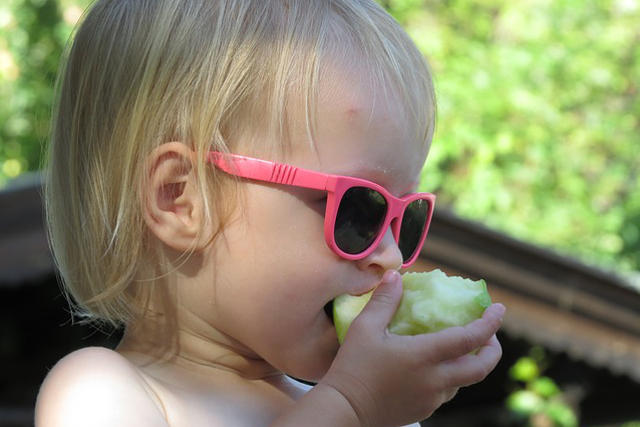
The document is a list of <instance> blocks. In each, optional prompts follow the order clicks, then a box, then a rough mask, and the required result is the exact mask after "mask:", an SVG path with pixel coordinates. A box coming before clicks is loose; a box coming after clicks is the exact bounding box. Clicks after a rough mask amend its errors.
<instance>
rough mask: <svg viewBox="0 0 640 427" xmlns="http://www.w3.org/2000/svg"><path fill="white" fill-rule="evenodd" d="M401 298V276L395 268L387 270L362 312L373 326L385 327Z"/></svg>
mask: <svg viewBox="0 0 640 427" xmlns="http://www.w3.org/2000/svg"><path fill="white" fill-rule="evenodd" d="M401 299H402V276H401V275H400V273H398V272H397V271H396V270H388V271H387V272H386V273H385V274H384V276H383V277H382V282H381V283H380V285H378V287H377V288H376V289H375V291H374V292H373V295H371V299H370V300H369V302H368V303H367V305H366V306H365V308H364V310H363V311H362V314H364V316H365V317H368V318H369V320H368V322H370V323H372V324H373V326H374V327H376V328H379V329H385V328H386V327H387V326H388V325H389V322H391V319H392V318H393V315H394V314H395V312H396V310H397V308H398V305H399V304H400V300H401Z"/></svg>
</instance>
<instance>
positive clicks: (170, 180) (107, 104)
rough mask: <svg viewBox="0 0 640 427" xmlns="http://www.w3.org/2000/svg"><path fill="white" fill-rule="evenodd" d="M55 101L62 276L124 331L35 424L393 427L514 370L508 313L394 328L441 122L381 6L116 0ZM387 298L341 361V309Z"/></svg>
mask: <svg viewBox="0 0 640 427" xmlns="http://www.w3.org/2000/svg"><path fill="white" fill-rule="evenodd" d="M58 93H59V98H58V100H57V107H56V110H55V121H54V125H53V129H52V141H51V151H50V165H49V169H48V177H47V189H46V200H47V213H48V215H47V216H48V221H49V225H50V238H51V244H52V248H53V251H54V254H55V259H56V262H57V264H58V266H59V269H60V273H61V275H62V278H63V279H64V284H65V289H66V291H67V292H68V294H70V296H71V297H73V300H74V301H75V303H76V304H77V306H76V311H77V312H78V313H80V314H81V315H82V316H84V317H85V318H86V319H85V320H86V321H97V322H102V323H107V324H112V325H116V326H118V325H123V326H125V333H124V336H123V339H122V341H121V342H120V344H119V345H118V347H117V348H116V349H115V351H112V350H109V349H106V348H96V347H93V348H85V349H81V350H79V351H76V352H74V353H72V354H70V355H68V356H66V357H64V358H63V359H62V360H61V361H59V362H58V363H57V364H56V365H55V366H54V367H53V369H52V370H51V371H50V372H49V374H48V376H47V378H46V379H45V381H44V383H43V385H42V387H41V390H40V393H39V396H38V400H37V404H36V425H37V426H39V427H48V426H63V425H64V426H80V425H81V426H87V425H91V426H136V427H144V426H190V427H193V426H218V425H220V426H263V425H265V426H266V425H276V426H316V425H317V426H357V425H366V426H395V425H402V424H408V423H415V422H417V421H419V420H421V419H424V418H427V417H428V416H429V415H430V414H431V413H432V412H433V411H434V410H435V409H436V408H438V407H439V406H440V405H441V404H442V403H444V402H446V401H447V400H449V399H451V398H452V397H453V396H454V395H455V393H456V391H457V390H458V388H459V387H462V386H466V385H469V384H472V383H475V382H478V381H480V380H482V379H483V378H484V377H485V376H486V375H487V374H488V373H489V372H490V371H491V370H492V369H493V368H494V366H495V365H496V363H497V362H498V359H499V358H500V345H499V344H498V341H497V340H496V338H495V333H496V331H497V329H498V328H499V325H500V322H501V318H502V314H503V310H504V308H503V307H502V306H500V305H498V304H496V305H494V306H492V307H490V308H489V309H488V310H487V311H486V312H485V314H484V316H483V318H482V319H480V320H477V321H475V322H473V323H471V324H469V325H467V326H465V327H458V328H450V329H448V330H445V331H441V332H439V333H435V334H425V335H418V336H413V337H408V336H396V335H392V334H390V333H389V332H387V331H386V326H387V324H388V322H389V320H390V319H391V317H392V315H393V313H394V311H395V309H396V307H397V305H398V303H399V299H400V297H401V280H400V276H399V273H398V272H397V270H398V269H399V268H400V267H407V266H408V265H410V264H411V263H412V262H413V261H414V260H415V258H416V256H417V255H418V253H419V251H420V248H421V246H422V243H423V241H424V237H425V235H426V231H427V228H428V223H429V219H430V217H431V213H432V209H433V202H434V197H433V196H432V195H430V194H424V193H422V194H414V193H412V191H415V187H416V185H417V183H418V180H419V177H420V171H421V169H422V166H423V163H424V161H425V158H426V154H427V151H428V148H429V145H430V142H431V137H432V134H433V129H434V119H435V105H434V93H433V86H432V83H431V77H430V74H429V72H428V69H427V67H426V65H425V63H424V60H423V58H422V57H421V55H420V53H419V52H418V50H417V49H416V48H415V46H414V45H413V44H412V42H411V41H410V39H409V38H408V37H407V35H406V34H405V33H404V32H403V31H402V30H401V28H400V27H399V26H398V25H397V23H395V22H394V21H393V19H392V18H390V17H389V16H388V15H387V14H386V13H385V12H384V11H383V10H382V9H381V8H380V7H379V6H378V5H376V4H375V3H374V2H373V1H371V0H268V1H266V0H182V1H176V0H98V1H97V2H96V4H95V5H94V6H93V7H92V9H91V11H90V12H89V13H88V14H87V15H86V17H85V19H84V22H83V24H82V25H81V26H80V28H79V29H78V32H77V34H76V36H75V40H74V42H73V46H72V47H71V50H70V52H69V55H68V61H67V63H66V67H65V69H64V70H63V72H62V73H61V79H60V83H59V92H58ZM273 162H276V163H273ZM402 215H403V216H402ZM401 216H402V217H401ZM373 288H376V291H375V294H374V296H373V298H372V300H371V301H370V303H369V304H368V305H367V307H366V308H365V310H364V312H363V313H362V314H361V315H360V316H359V317H358V318H357V319H356V321H355V322H354V324H353V325H352V327H351V330H350V331H349V334H348V335H347V337H346V340H345V342H344V343H343V345H342V346H339V345H338V342H337V339H336V334H335V330H334V328H333V325H332V321H331V317H330V315H329V314H328V313H330V311H331V302H332V300H333V299H334V298H335V297H336V296H338V295H340V294H345V293H349V294H361V293H364V292H366V291H369V290H371V289H373ZM474 350H477V351H475V352H474ZM292 378H299V379H304V380H307V381H308V382H313V383H317V385H315V386H314V387H313V388H312V387H309V386H305V385H303V383H301V382H298V381H296V380H294V379H292Z"/></svg>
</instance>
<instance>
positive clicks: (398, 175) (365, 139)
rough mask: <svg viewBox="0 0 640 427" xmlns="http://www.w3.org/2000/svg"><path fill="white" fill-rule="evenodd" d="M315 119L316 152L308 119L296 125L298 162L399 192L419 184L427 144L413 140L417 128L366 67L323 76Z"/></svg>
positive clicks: (340, 69)
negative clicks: (308, 128)
mask: <svg viewBox="0 0 640 427" xmlns="http://www.w3.org/2000/svg"><path fill="white" fill-rule="evenodd" d="M301 116H302V117H301ZM315 119H316V120H315V128H314V141H313V142H314V144H315V150H314V149H313V148H311V146H310V144H309V138H308V134H307V132H306V120H305V118H304V115H301V114H297V116H296V120H293V121H292V125H293V126H292V128H293V129H295V131H294V132H292V137H293V140H294V141H293V142H294V145H293V147H294V150H293V154H294V155H293V156H292V157H297V159H296V160H295V161H296V164H299V165H300V166H302V164H304V165H305V166H306V167H308V168H313V169H316V170H322V171H324V172H328V173H334V174H340V175H349V176H357V177H359V178H364V179H368V180H371V181H374V182H377V183H379V184H381V185H383V186H385V187H387V188H388V189H389V190H390V191H392V192H393V193H397V194H400V193H404V192H407V191H409V190H410V189H411V188H412V187H414V186H415V185H416V184H417V182H416V181H417V180H418V179H419V175H420V171H421V169H422V165H423V163H424V160H425V158H426V147H425V144H424V143H423V141H416V140H415V139H414V138H413V137H412V135H415V132H413V128H412V126H415V124H413V123H410V122H409V119H408V116H407V115H406V114H405V106H404V105H403V103H402V102H401V101H400V100H399V99H398V97H397V96H396V95H395V94H394V92H393V91H392V90H391V89H390V88H387V87H381V86H379V85H377V84H376V83H375V82H374V80H373V79H372V78H371V76H370V75H369V74H368V73H366V72H364V71H363V70H362V69H359V68H355V67H354V68H346V67H334V68H331V69H329V70H327V72H325V73H324V74H323V77H322V78H321V79H320V81H319V84H318V99H317V104H316V115H315ZM301 126H304V129H302V128H301ZM292 161H293V159H292Z"/></svg>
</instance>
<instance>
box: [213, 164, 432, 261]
mask: <svg viewBox="0 0 640 427" xmlns="http://www.w3.org/2000/svg"><path fill="white" fill-rule="evenodd" d="M207 161H208V162H210V163H212V164H213V165H215V166H217V167H218V168H220V169H221V170H223V171H224V172H226V173H228V174H230V175H234V176H238V177H241V178H248V179H253V180H256V181H263V182H269V183H275V184H282V185H291V186H295V187H303V188H309V189H314V190H322V191H326V192H327V207H326V209H325V215H324V236H325V240H326V242H327V245H328V246H329V248H331V250H333V251H334V252H335V253H336V254H338V255H339V256H340V257H342V258H345V259H348V260H359V259H362V258H366V257H367V256H368V255H370V254H371V253H372V252H373V251H375V250H376V248H377V247H378V245H379V244H380V242H381V241H382V239H383V237H384V235H385V233H386V230H387V228H388V227H389V226H391V231H392V234H393V238H394V239H395V241H396V243H398V241H399V239H400V229H401V226H402V218H403V216H404V212H405V209H406V208H407V207H408V206H409V204H411V203H412V202H414V201H416V200H426V201H427V203H428V212H427V217H426V223H425V226H424V230H423V231H422V235H421V236H420V240H419V241H418V245H417V246H416V248H415V249H414V252H413V254H412V255H411V257H410V258H409V259H408V260H407V261H403V263H402V267H403V268H406V267H408V266H410V265H411V264H413V263H414V262H415V260H416V259H417V258H418V255H419V254H420V251H421V250H422V246H423V245H424V241H425V239H426V237H427V233H428V231H429V225H430V224H431V217H432V216H433V209H434V205H435V199H436V196H435V195H434V194H432V193H411V194H407V195H406V196H403V197H395V196H394V195H393V194H391V193H390V192H389V191H388V190H387V189H385V188H384V187H382V186H381V185H379V184H376V183H375V182H371V181H368V180H366V179H361V178H354V177H350V176H343V175H333V174H327V173H323V172H317V171H312V170H308V169H303V168H299V167H295V166H291V165H287V164H283V163H276V162H271V161H268V160H261V159H256V158H252V157H247V156H242V155H238V154H225V153H221V152H217V151H209V152H208V153H207ZM353 187H365V188H370V189H372V190H375V191H377V192H378V193H380V194H381V195H382V196H383V197H384V198H385V200H386V202H387V212H386V215H385V219H384V222H383V224H382V227H381V228H380V231H379V232H378V235H377V236H376V238H375V240H374V241H373V242H372V243H371V245H369V247H367V249H365V250H364V251H362V252H360V253H357V254H349V253H346V252H344V251H343V250H342V249H340V248H339V247H338V245H337V243H336V241H335V233H334V229H335V223H336V218H337V215H338V208H339V207H340V201H341V200H342V197H343V196H344V194H345V192H346V191H347V190H349V189H350V188H353Z"/></svg>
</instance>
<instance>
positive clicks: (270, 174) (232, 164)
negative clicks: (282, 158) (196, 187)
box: [207, 151, 335, 190]
mask: <svg viewBox="0 0 640 427" xmlns="http://www.w3.org/2000/svg"><path fill="white" fill-rule="evenodd" d="M207 160H208V161H209V162H211V163H213V164H214V165H216V166H217V167H218V168H220V169H222V170H223V171H225V172H227V173H229V174H231V175H235V176H239V177H242V178H248V179H254V180H257V181H263V182H270V183H274V184H284V185H293V186H298V187H304V188H311V189H314V190H330V187H333V186H334V184H332V183H333V182H334V181H335V180H334V179H332V178H333V177H332V175H328V174H324V173H321V172H315V171H310V170H307V169H303V168H297V167H295V166H291V165H286V164H281V163H276V162H270V161H267V160H260V159H254V158H251V157H246V156H240V155H237V154H226V155H225V154H223V153H219V152H215V151H211V152H209V153H208V155H207Z"/></svg>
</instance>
